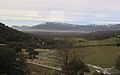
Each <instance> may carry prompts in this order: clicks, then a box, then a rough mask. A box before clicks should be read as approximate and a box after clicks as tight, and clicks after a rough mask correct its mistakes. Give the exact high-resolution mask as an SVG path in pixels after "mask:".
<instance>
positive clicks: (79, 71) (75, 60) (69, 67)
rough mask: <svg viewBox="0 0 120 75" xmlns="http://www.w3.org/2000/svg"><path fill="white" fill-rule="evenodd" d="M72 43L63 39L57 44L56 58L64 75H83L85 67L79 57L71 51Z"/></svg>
mask: <svg viewBox="0 0 120 75" xmlns="http://www.w3.org/2000/svg"><path fill="white" fill-rule="evenodd" d="M72 46H73V43H72V42H71V41H70V40H69V39H68V38H64V40H63V41H61V42H59V44H58V49H57V56H58V58H59V62H60V64H61V68H62V71H63V72H64V74H65V75H84V70H85V65H84V62H82V60H81V57H80V55H78V54H77V52H76V51H75V50H73V49H72Z"/></svg>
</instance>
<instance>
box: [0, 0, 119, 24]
mask: <svg viewBox="0 0 120 75" xmlns="http://www.w3.org/2000/svg"><path fill="white" fill-rule="evenodd" d="M119 4H120V0H1V1H0V19H16V20H21V19H22V20H24V19H25V20H41V21H60V22H62V21H63V22H64V21H65V22H66V21H68V22H73V21H74V22H83V21H84V22H87V21H88V22H89V23H94V22H93V21H96V23H99V22H104V21H105V20H110V19H111V20H114V22H116V21H119V19H120V14H119V13H120V5H119ZM116 15H117V16H116ZM106 23H107V22H106ZM111 23H112V22H111ZM116 23H118V22H116Z"/></svg>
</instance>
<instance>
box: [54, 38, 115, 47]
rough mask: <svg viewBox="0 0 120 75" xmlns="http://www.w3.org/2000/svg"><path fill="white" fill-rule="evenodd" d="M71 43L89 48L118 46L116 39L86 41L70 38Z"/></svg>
mask: <svg viewBox="0 0 120 75" xmlns="http://www.w3.org/2000/svg"><path fill="white" fill-rule="evenodd" d="M55 40H63V38H55ZM69 40H70V41H72V42H73V43H74V45H76V46H89V45H111V44H116V39H115V38H110V39H104V40H94V41H92V40H86V39H82V38H69Z"/></svg>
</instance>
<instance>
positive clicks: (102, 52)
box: [75, 46, 120, 67]
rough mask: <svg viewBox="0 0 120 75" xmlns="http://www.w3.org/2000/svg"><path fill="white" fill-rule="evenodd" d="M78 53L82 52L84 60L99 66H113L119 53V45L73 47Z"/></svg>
mask: <svg viewBox="0 0 120 75" xmlns="http://www.w3.org/2000/svg"><path fill="white" fill-rule="evenodd" d="M75 50H77V51H78V54H81V53H83V55H84V61H85V62H86V63H89V64H93V65H99V66H101V67H112V66H114V63H115V59H116V58H117V56H118V55H120V47H113V46H111V47H105V46H102V47H87V48H79V49H75Z"/></svg>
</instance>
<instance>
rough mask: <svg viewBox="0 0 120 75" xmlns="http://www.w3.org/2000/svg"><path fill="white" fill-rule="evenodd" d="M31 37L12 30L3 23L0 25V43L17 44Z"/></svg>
mask: <svg viewBox="0 0 120 75" xmlns="http://www.w3.org/2000/svg"><path fill="white" fill-rule="evenodd" d="M31 37H32V36H31V35H29V34H26V33H23V32H20V31H18V30H15V29H12V28H10V27H8V26H6V25H5V24H3V23H0V43H5V42H19V41H27V40H30V39H31Z"/></svg>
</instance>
